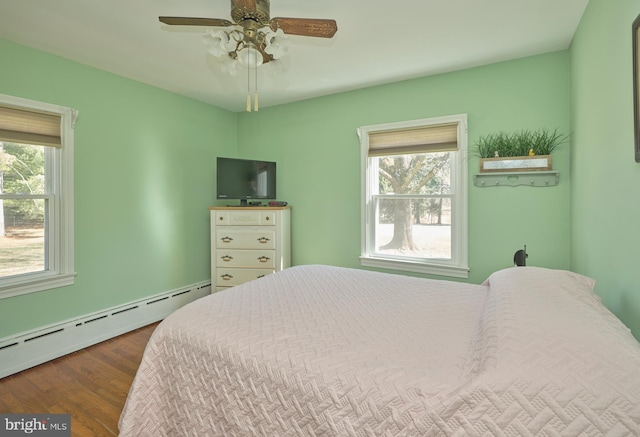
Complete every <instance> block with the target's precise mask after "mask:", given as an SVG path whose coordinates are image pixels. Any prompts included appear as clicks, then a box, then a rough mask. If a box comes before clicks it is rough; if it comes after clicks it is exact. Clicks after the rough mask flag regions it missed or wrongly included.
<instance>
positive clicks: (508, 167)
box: [480, 155, 551, 173]
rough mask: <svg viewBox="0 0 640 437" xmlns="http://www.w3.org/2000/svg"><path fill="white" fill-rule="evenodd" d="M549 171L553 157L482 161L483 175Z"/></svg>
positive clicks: (541, 156)
mask: <svg viewBox="0 0 640 437" xmlns="http://www.w3.org/2000/svg"><path fill="white" fill-rule="evenodd" d="M549 170H551V155H536V156H514V157H509V158H481V159H480V172H482V173H488V172H501V171H509V172H517V171H549Z"/></svg>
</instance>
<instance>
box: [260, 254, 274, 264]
mask: <svg viewBox="0 0 640 437" xmlns="http://www.w3.org/2000/svg"><path fill="white" fill-rule="evenodd" d="M270 259H271V258H269V257H268V256H259V257H258V261H260V262H261V263H266V262H267V261H269V260H270Z"/></svg>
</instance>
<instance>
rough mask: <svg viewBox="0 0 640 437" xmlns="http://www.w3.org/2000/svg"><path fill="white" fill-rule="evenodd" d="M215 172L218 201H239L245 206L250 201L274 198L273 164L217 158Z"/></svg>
mask: <svg viewBox="0 0 640 437" xmlns="http://www.w3.org/2000/svg"><path fill="white" fill-rule="evenodd" d="M216 171H217V173H216V182H217V196H216V197H217V198H218V199H240V205H241V206H246V205H247V201H248V200H251V199H275V198H276V163H275V162H271V161H256V160H252V159H238V158H222V157H218V159H217V166H216Z"/></svg>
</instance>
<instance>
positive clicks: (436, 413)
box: [120, 266, 640, 437]
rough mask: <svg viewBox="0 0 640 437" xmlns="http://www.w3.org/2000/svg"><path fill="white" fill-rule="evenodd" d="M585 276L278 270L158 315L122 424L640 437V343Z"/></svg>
mask: <svg viewBox="0 0 640 437" xmlns="http://www.w3.org/2000/svg"><path fill="white" fill-rule="evenodd" d="M593 286H594V283H593V281H592V280H591V279H589V278H586V277H584V276H581V275H577V274H575V273H571V272H567V271H559V270H549V269H542V268H536V267H519V268H511V269H506V270H502V271H499V272H496V273H494V274H493V275H491V277H490V278H489V279H488V280H487V281H486V282H485V283H484V284H482V285H472V284H464V283H458V282H451V281H438V280H429V279H422V278H413V277H407V276H401V275H391V274H384V273H376V272H369V271H364V270H356V269H346V268H339V267H330V266H298V267H292V268H289V269H286V270H284V271H282V272H279V273H276V274H273V275H269V276H267V277H264V278H261V279H259V280H256V281H253V282H251V283H247V284H243V285H241V286H238V287H234V288H232V289H229V290H226V291H223V292H219V293H216V294H213V295H211V296H207V297H205V298H202V299H199V300H198V301H195V302H193V303H191V304H189V305H187V306H185V307H183V308H182V309H180V310H178V311H176V312H175V313H174V314H172V315H171V316H169V317H168V318H167V319H165V320H164V321H163V322H162V323H161V324H160V325H159V326H158V328H157V329H156V331H155V332H154V334H153V336H152V338H151V339H150V341H149V344H148V346H147V349H146V350H145V354H144V357H143V360H142V363H141V365H140V368H139V371H138V374H137V375H136V378H135V380H134V383H133V385H132V387H131V390H130V394H129V397H128V399H127V403H126V406H125V408H124V411H123V413H122V416H121V419H120V431H121V434H120V435H121V436H125V437H126V436H136V437H138V436H154V437H157V436H463V435H464V436H475V435H478V436H484V435H492V436H499V435H504V436H529V435H547V436H557V435H569V436H577V435H609V436H618V435H619V436H627V435H640V345H639V344H638V342H637V341H636V340H635V339H634V338H633V337H632V336H631V334H630V333H629V331H628V330H627V329H626V328H625V327H624V325H623V324H622V323H621V322H620V321H619V320H618V319H617V318H616V317H615V316H614V315H613V314H611V313H610V312H609V311H608V310H607V309H606V308H605V307H604V306H603V305H602V304H601V303H600V301H599V299H598V298H597V296H596V295H595V294H594V293H593V292H592V289H593Z"/></svg>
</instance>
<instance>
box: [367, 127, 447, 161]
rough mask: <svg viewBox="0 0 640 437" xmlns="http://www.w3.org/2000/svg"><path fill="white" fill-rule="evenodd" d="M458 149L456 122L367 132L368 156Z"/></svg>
mask: <svg viewBox="0 0 640 437" xmlns="http://www.w3.org/2000/svg"><path fill="white" fill-rule="evenodd" d="M456 150H458V125H457V123H450V124H443V125H437V126H424V127H419V128H411V129H401V130H391V131H378V132H370V133H369V156H388V155H405V154H412V153H427V152H452V151H456Z"/></svg>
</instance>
